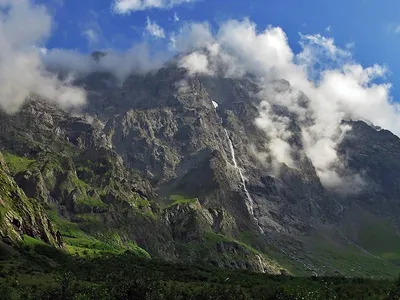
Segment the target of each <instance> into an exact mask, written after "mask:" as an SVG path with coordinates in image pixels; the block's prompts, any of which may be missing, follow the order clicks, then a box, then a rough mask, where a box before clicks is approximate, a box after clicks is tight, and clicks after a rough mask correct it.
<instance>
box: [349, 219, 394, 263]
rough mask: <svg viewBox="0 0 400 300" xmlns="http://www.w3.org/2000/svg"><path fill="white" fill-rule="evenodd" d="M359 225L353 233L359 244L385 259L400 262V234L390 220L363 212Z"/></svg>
mask: <svg viewBox="0 0 400 300" xmlns="http://www.w3.org/2000/svg"><path fill="white" fill-rule="evenodd" d="M358 226H359V227H358V230H357V232H356V234H354V235H353V236H354V240H355V241H356V243H357V244H359V245H360V246H362V247H363V248H365V249H367V250H368V251H369V252H371V253H373V254H375V255H377V256H379V257H382V258H384V259H385V260H389V261H392V262H394V263H396V264H400V236H399V235H398V234H397V232H396V228H395V227H394V226H393V224H392V223H391V222H390V221H388V220H385V219H381V218H377V217H375V216H373V215H371V214H368V213H363V214H362V215H361V217H360V223H359V224H358Z"/></svg>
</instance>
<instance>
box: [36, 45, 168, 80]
mask: <svg viewBox="0 0 400 300" xmlns="http://www.w3.org/2000/svg"><path fill="white" fill-rule="evenodd" d="M104 54H105V55H104V56H102V57H101V58H100V59H99V60H95V59H93V57H91V56H89V55H86V54H82V53H80V52H77V51H73V50H65V49H50V50H48V51H47V53H46V54H45V55H43V56H42V60H43V62H44V63H45V65H46V66H47V67H48V68H49V69H50V70H54V71H63V72H66V73H69V74H74V75H75V76H85V75H87V74H89V73H92V72H108V73H112V74H113V75H114V76H116V77H117V79H118V80H119V81H120V82H123V81H124V80H125V78H126V77H127V76H129V75H131V74H145V73H148V72H150V71H154V70H157V69H159V68H160V67H162V66H163V65H164V63H165V62H166V61H167V60H168V58H169V56H168V54H166V53H164V52H156V53H155V52H153V51H152V50H151V49H150V46H149V44H147V43H145V42H144V43H140V44H136V45H133V46H132V47H131V48H130V49H128V50H126V51H124V52H117V51H114V50H109V51H105V52H104Z"/></svg>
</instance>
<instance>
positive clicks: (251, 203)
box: [224, 128, 254, 217]
mask: <svg viewBox="0 0 400 300" xmlns="http://www.w3.org/2000/svg"><path fill="white" fill-rule="evenodd" d="M224 130H225V134H226V138H227V139H228V142H229V148H230V150H231V155H232V162H233V166H234V167H235V169H236V171H237V172H238V174H239V176H240V180H241V181H242V186H243V190H244V192H245V194H246V198H247V202H246V204H247V208H248V210H249V212H250V214H251V215H252V216H253V217H254V201H253V198H251V195H250V193H249V190H248V189H247V186H246V180H245V178H244V175H243V172H242V169H240V168H239V166H238V164H237V161H236V155H235V148H234V147H233V143H232V140H231V138H230V137H229V134H228V131H227V130H226V129H225V128H224Z"/></svg>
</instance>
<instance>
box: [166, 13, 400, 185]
mask: <svg viewBox="0 0 400 300" xmlns="http://www.w3.org/2000/svg"><path fill="white" fill-rule="evenodd" d="M199 36H202V37H203V39H199V38H198V37H199ZM177 41H178V42H177ZM179 41H184V42H179ZM199 41H201V44H199ZM173 42H174V43H175V45H176V47H177V49H180V50H182V48H183V49H184V50H186V51H188V50H192V52H191V53H190V54H189V55H187V56H185V57H183V58H182V59H181V61H180V65H181V66H182V67H185V68H186V69H188V72H189V74H207V75H218V76H224V77H237V76H242V75H243V74H245V73H252V74H255V75H256V76H258V78H260V80H261V86H262V87H263V91H262V92H261V93H260V94H259V95H258V97H259V98H260V103H261V104H260V106H259V116H258V117H257V118H256V120H254V122H255V124H256V126H257V127H258V128H260V129H261V130H263V131H264V132H265V135H266V137H267V138H268V140H269V142H268V143H267V146H268V148H269V152H268V153H256V156H257V157H258V158H260V159H262V160H263V162H266V161H267V160H266V159H265V158H267V157H269V158H273V161H274V166H269V167H273V169H276V166H277V165H280V164H286V165H288V166H289V167H295V162H294V161H293V158H292V156H291V149H290V145H289V143H288V140H289V138H290V137H291V134H292V133H291V132H290V131H289V130H288V122H289V120H288V119H287V118H284V117H279V116H277V115H275V114H274V113H273V111H272V110H271V105H273V104H277V105H280V106H283V107H285V108H287V109H288V111H289V112H291V113H292V114H293V115H294V116H295V118H296V120H297V121H298V124H299V125H300V126H301V135H302V141H303V146H304V152H305V155H307V156H308V157H309V158H310V159H311V161H312V163H313V165H314V167H315V169H316V171H317V174H318V176H319V178H320V180H321V182H322V184H323V185H324V186H325V187H327V188H330V189H338V188H339V187H340V188H341V189H342V190H345V189H346V186H348V187H349V190H350V189H354V190H357V189H358V188H360V189H361V188H362V186H363V184H364V183H363V179H362V176H361V175H360V174H353V173H351V171H350V170H348V168H347V166H346V161H345V159H344V158H342V157H340V156H339V154H338V146H339V145H340V143H341V141H342V140H343V138H344V136H345V135H346V134H349V133H350V132H351V127H350V126H348V125H342V121H343V120H368V121H370V122H372V123H373V124H374V125H376V126H380V127H382V128H385V129H388V130H391V131H392V132H393V133H395V134H397V135H400V109H399V104H396V103H394V102H393V101H392V99H391V97H390V89H391V84H390V83H387V82H385V74H386V72H387V70H386V68H385V67H384V66H380V65H374V66H368V67H364V66H362V65H360V64H359V63H357V62H355V61H354V60H353V58H352V54H351V53H350V52H349V51H348V50H346V49H341V48H340V47H338V46H336V44H335V41H334V39H332V38H326V37H323V36H321V35H319V34H317V35H300V45H301V47H302V51H301V52H300V53H297V54H296V53H294V52H293V50H292V49H291V48H290V46H289V44H288V39H287V36H286V34H285V32H284V31H283V30H282V29H281V28H279V27H272V26H269V27H267V28H266V29H265V30H263V31H259V29H258V28H256V25H255V24H254V23H252V22H251V21H250V20H248V19H245V20H242V21H237V20H230V21H227V22H225V23H223V24H221V25H220V28H219V30H218V31H217V32H216V33H214V34H213V33H212V32H211V31H210V26H209V25H207V24H204V23H200V24H191V25H187V26H186V29H185V30H182V31H181V32H180V33H179V34H178V35H177V36H174V37H173ZM199 47H200V48H201V50H196V49H198V48H199ZM193 51H194V52H193ZM280 79H285V80H287V81H288V82H289V83H290V86H289V87H288V88H286V89H284V90H281V89H279V88H277V86H276V84H277V80H280ZM376 79H381V81H383V83H377V80H376ZM253 150H254V149H253ZM253 152H254V151H253ZM354 187H357V188H354Z"/></svg>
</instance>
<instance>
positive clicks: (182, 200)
mask: <svg viewBox="0 0 400 300" xmlns="http://www.w3.org/2000/svg"><path fill="white" fill-rule="evenodd" d="M170 199H171V200H170V203H169V205H168V206H167V207H172V206H175V205H180V204H194V203H196V202H197V201H199V199H197V198H186V197H184V196H181V195H171V196H170Z"/></svg>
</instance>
